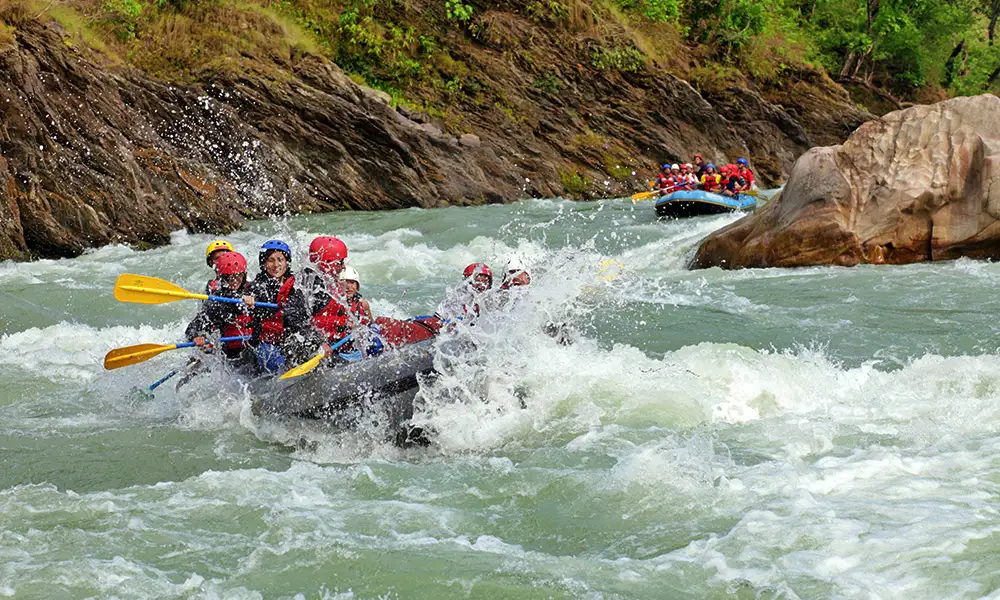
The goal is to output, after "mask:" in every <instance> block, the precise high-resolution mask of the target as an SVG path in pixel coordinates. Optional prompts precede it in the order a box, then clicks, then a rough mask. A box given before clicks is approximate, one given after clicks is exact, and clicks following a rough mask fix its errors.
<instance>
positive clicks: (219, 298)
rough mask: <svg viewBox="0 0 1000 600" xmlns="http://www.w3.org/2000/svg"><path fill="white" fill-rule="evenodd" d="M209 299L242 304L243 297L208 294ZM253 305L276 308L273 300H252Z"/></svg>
mask: <svg viewBox="0 0 1000 600" xmlns="http://www.w3.org/2000/svg"><path fill="white" fill-rule="evenodd" d="M208 299H209V300H214V301H215V302H228V303H229V304H243V298H226V297H225V296H209V297H208ZM253 305H254V306H260V307H261V308H273V309H275V310H277V309H278V305H277V304H275V303H273V302H254V303H253Z"/></svg>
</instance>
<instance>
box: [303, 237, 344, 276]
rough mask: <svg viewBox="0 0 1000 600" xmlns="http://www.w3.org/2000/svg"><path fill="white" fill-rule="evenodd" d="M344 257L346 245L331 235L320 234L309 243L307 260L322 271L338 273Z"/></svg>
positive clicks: (341, 267)
mask: <svg viewBox="0 0 1000 600" xmlns="http://www.w3.org/2000/svg"><path fill="white" fill-rule="evenodd" d="M346 258H347V245H346V244H344V242H342V241H341V240H340V239H338V238H335V237H333V236H332V235H321V236H319V237H317V238H316V239H314V240H313V241H312V243H310V244H309V262H311V263H315V264H316V267H317V268H319V270H320V271H322V272H323V273H326V274H330V272H331V271H333V272H337V273H339V272H340V271H341V270H342V269H343V266H342V265H343V264H344V260H345V259H346ZM337 267H340V268H337Z"/></svg>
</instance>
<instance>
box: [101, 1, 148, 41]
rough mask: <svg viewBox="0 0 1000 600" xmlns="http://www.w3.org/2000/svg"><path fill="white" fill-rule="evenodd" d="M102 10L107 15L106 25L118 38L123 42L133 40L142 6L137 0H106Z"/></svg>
mask: <svg viewBox="0 0 1000 600" xmlns="http://www.w3.org/2000/svg"><path fill="white" fill-rule="evenodd" d="M103 8H104V10H105V12H107V13H108V15H109V17H108V19H107V23H108V24H110V25H111V26H112V28H113V29H114V32H115V34H116V35H117V36H118V37H119V38H121V39H122V40H124V41H128V40H132V39H134V38H135V32H136V27H138V23H139V17H140V16H141V15H142V4H140V3H139V2H138V1H137V0H107V1H106V2H105V3H104V7H103Z"/></svg>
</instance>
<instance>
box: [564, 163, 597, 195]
mask: <svg viewBox="0 0 1000 600" xmlns="http://www.w3.org/2000/svg"><path fill="white" fill-rule="evenodd" d="M559 180H560V181H561V182H562V184H563V187H564V188H566V191H567V192H569V193H570V194H576V195H579V194H582V193H584V192H586V191H587V188H589V187H590V181H588V180H587V178H586V177H584V176H583V175H581V174H580V172H579V171H577V170H576V169H573V170H569V169H561V170H560V171H559Z"/></svg>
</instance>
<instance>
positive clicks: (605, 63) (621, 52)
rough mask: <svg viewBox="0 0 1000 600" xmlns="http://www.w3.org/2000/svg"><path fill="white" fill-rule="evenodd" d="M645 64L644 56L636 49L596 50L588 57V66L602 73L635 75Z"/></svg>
mask: <svg viewBox="0 0 1000 600" xmlns="http://www.w3.org/2000/svg"><path fill="white" fill-rule="evenodd" d="M645 63H646V57H645V55H643V53H642V52H640V51H639V50H638V49H636V48H616V49H608V48H597V49H595V50H594V51H593V54H592V55H591V57H590V64H591V65H592V66H593V67H594V68H596V69H601V70H602V71H622V72H625V73H636V72H638V71H640V70H642V68H643V66H644V65H645Z"/></svg>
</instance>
